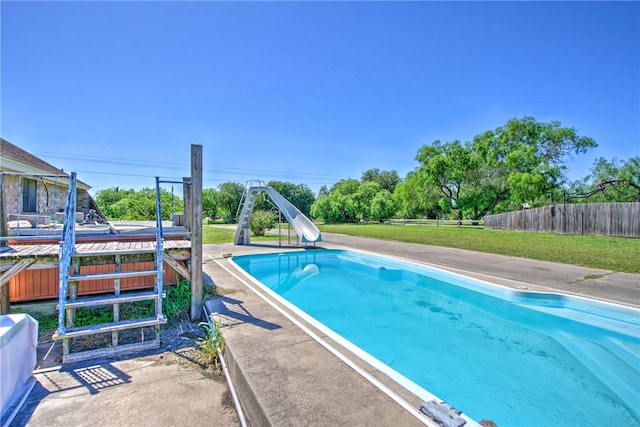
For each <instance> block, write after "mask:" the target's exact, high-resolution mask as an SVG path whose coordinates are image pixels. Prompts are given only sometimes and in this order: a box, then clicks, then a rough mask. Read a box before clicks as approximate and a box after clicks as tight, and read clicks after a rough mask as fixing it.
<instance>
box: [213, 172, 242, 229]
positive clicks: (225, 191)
mask: <svg viewBox="0 0 640 427" xmlns="http://www.w3.org/2000/svg"><path fill="white" fill-rule="evenodd" d="M243 192H244V186H242V185H240V184H238V183H237V182H224V183H222V184H220V185H219V186H218V197H217V200H218V208H219V211H220V215H222V216H224V217H225V221H227V222H229V223H233V222H235V221H236V213H237V211H238V206H239V205H240V200H242V193H243Z"/></svg>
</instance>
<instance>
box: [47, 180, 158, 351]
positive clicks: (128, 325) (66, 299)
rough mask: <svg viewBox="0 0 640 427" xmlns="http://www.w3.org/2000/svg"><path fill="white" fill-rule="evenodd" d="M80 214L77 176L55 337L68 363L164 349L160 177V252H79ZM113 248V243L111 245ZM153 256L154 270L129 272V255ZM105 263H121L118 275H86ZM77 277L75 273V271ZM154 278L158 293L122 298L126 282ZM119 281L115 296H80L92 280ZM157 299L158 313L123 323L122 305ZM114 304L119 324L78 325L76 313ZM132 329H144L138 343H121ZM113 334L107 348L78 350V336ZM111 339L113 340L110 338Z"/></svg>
mask: <svg viewBox="0 0 640 427" xmlns="http://www.w3.org/2000/svg"><path fill="white" fill-rule="evenodd" d="M75 211H76V174H75V172H74V173H72V174H71V179H70V183H69V193H68V196H67V204H66V209H65V220H64V226H63V235H62V241H61V243H60V254H59V259H60V273H59V274H60V276H59V278H60V281H59V297H58V298H59V299H58V330H57V331H56V333H55V334H54V336H53V338H54V339H61V340H62V341H63V356H62V357H63V362H64V363H70V362H76V361H81V360H87V359H92V358H97V357H106V356H113V355H117V354H122V353H129V352H133V351H142V350H148V349H153V348H158V347H159V346H160V325H162V324H164V323H166V322H167V319H166V318H165V317H164V315H163V313H162V295H163V286H162V282H163V270H162V269H163V262H164V238H163V232H162V216H161V209H160V191H159V182H158V180H157V179H156V217H157V219H156V223H157V231H156V242H155V248H146V249H136V250H129V251H125V252H123V251H120V250H117V249H103V250H99V251H91V250H89V251H84V250H77V248H78V247H79V246H82V245H78V246H77V245H76V243H75ZM107 246H108V245H107ZM150 255H152V256H153V260H154V268H153V269H151V270H133V271H123V270H122V266H123V265H124V264H126V260H124V259H123V257H125V258H126V257H134V258H135V257H140V256H147V257H149V256H150ZM98 259H100V260H101V261H102V262H103V263H104V262H105V261H111V260H112V262H109V263H110V264H114V265H115V272H107V273H95V274H80V268H81V267H82V266H83V265H91V264H93V263H95V262H96V260H98ZM71 269H73V273H72V274H70V270H71ZM145 276H154V277H155V286H154V290H153V291H144V292H131V293H126V294H121V292H120V284H121V283H120V282H121V279H124V278H129V277H145ZM100 279H110V280H113V293H112V294H108V295H101V296H97V297H78V285H79V283H80V282H82V281H87V280H100ZM149 300H152V301H154V314H153V316H151V317H144V318H140V317H138V318H135V317H134V318H131V319H127V320H121V315H120V308H121V304H124V303H131V302H138V301H149ZM109 305H111V306H112V310H113V321H112V322H108V323H102V324H98V325H89V326H75V320H76V309H78V308H81V307H97V306H109ZM147 327H153V331H154V334H153V339H151V340H147V339H146V336H145V329H144V328H147ZM131 329H139V330H140V335H139V340H138V341H137V342H133V343H128V344H121V343H120V332H122V331H125V330H131ZM109 332H110V333H111V339H110V341H109V342H106V343H105V345H104V346H103V347H101V348H94V349H89V350H83V351H77V352H73V351H72V350H73V340H74V338H79V337H87V336H91V335H96V334H103V333H109ZM105 341H107V340H105Z"/></svg>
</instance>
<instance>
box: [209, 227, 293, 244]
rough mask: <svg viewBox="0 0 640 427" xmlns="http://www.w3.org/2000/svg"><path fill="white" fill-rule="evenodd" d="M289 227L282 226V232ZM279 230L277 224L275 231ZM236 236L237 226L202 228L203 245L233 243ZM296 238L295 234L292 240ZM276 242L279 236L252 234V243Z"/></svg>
mask: <svg viewBox="0 0 640 427" xmlns="http://www.w3.org/2000/svg"><path fill="white" fill-rule="evenodd" d="M287 227H288V224H282V230H286V229H287ZM277 229H278V225H277V224H276V228H275V230H276V231H277ZM235 235H236V226H235V225H233V226H230V225H228V224H227V225H224V226H222V225H216V224H212V225H203V226H202V243H203V244H209V243H233V238H234V237H235ZM295 237H296V235H295V232H294V233H292V236H291V238H292V240H294V239H295ZM274 240H278V237H277V235H273V234H269V232H267V234H266V235H265V236H254V235H253V234H251V241H252V242H272V241H274Z"/></svg>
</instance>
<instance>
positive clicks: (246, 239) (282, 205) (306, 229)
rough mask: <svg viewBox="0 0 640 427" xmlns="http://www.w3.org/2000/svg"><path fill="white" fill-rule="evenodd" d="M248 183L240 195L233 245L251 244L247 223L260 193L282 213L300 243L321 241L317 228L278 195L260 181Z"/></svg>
mask: <svg viewBox="0 0 640 427" xmlns="http://www.w3.org/2000/svg"><path fill="white" fill-rule="evenodd" d="M249 183H258V184H259V185H250V184H249ZM249 183H248V184H247V187H246V188H245V190H244V194H243V195H242V199H241V202H240V203H241V205H242V211H241V212H240V217H239V218H238V227H237V229H236V235H235V238H234V239H233V243H234V244H236V245H248V244H249V243H250V242H251V240H250V234H251V230H250V229H249V222H250V221H251V216H252V215H253V208H254V206H255V202H256V197H257V196H258V194H260V193H261V192H264V193H266V194H267V195H268V196H269V198H271V200H272V201H273V203H274V204H275V205H276V206H277V207H278V209H280V212H282V214H283V215H284V217H285V218H286V219H287V222H288V223H289V224H291V226H292V227H293V229H294V230H295V232H296V233H297V234H298V237H299V238H300V240H301V241H302V242H304V243H310V242H320V241H322V235H321V234H320V230H318V227H316V225H315V224H314V223H313V221H311V220H310V219H309V218H307V217H306V216H305V215H304V214H303V213H302V212H300V210H299V209H298V208H296V207H295V206H294V205H293V204H292V203H291V202H289V201H288V200H287V199H286V198H284V197H283V196H282V195H281V194H280V193H278V192H277V191H276V190H274V189H273V188H271V187H269V186H266V185H264V184H263V183H262V182H261V181H249Z"/></svg>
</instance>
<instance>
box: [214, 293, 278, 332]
mask: <svg viewBox="0 0 640 427" xmlns="http://www.w3.org/2000/svg"><path fill="white" fill-rule="evenodd" d="M242 303H243V301H241V300H238V299H235V298H230V297H227V296H220V297H215V298H211V299H209V300H207V301H206V302H205V303H204V305H205V307H206V309H207V313H209V314H211V315H218V316H222V317H224V318H225V319H228V320H230V321H231V322H230V323H229V325H232V324H240V323H250V324H252V325H255V326H258V327H260V328H264V329H268V330H274V329H279V328H280V327H281V326H280V325H278V324H276V323H271V322H268V321H266V320H263V319H259V318H257V317H254V316H253V315H252V314H251V313H250V312H249V310H247V309H246V308H245V307H244V306H243V305H242Z"/></svg>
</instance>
